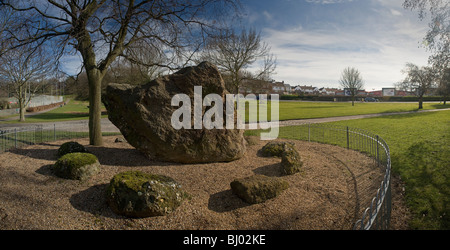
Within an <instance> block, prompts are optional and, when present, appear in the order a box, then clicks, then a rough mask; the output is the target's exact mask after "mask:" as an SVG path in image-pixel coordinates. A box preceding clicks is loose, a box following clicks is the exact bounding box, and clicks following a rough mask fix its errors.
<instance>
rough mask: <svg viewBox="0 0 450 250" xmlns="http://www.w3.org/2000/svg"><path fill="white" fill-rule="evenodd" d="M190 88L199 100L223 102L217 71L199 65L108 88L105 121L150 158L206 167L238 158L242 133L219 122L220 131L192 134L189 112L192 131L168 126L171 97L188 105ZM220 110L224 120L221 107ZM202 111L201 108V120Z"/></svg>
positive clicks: (211, 65)
mask: <svg viewBox="0 0 450 250" xmlns="http://www.w3.org/2000/svg"><path fill="white" fill-rule="evenodd" d="M194 86H202V96H203V97H205V96H206V95H208V94H211V93H214V94H218V95H220V96H221V97H222V100H223V103H224V104H225V103H226V96H225V95H226V94H228V92H227V91H226V89H225V85H224V81H223V79H222V77H221V75H220V73H219V71H218V69H217V67H216V66H214V65H213V64H211V63H208V62H203V63H201V64H199V65H198V66H196V67H187V68H184V69H181V70H180V71H178V72H176V73H174V74H172V75H167V76H163V77H160V78H158V79H156V80H153V81H151V82H149V83H147V84H145V85H141V86H131V85H127V84H109V85H108V87H107V89H106V96H105V99H104V101H105V106H106V108H107V109H108V117H109V119H110V120H111V122H112V123H113V124H114V125H116V126H117V127H118V128H119V129H120V131H121V132H122V134H123V136H124V137H125V138H126V140H127V141H128V142H129V143H130V144H131V145H132V146H134V147H135V148H137V149H138V150H140V151H141V152H143V153H144V154H146V155H147V156H149V157H150V158H153V159H157V160H162V161H170V162H180V163H208V162H226V161H233V160H236V159H239V158H241V157H242V155H243V154H244V152H245V140H244V136H243V130H238V129H225V127H226V126H225V122H226V121H225V119H224V129H210V130H208V129H205V128H204V127H203V129H194V126H193V125H194V122H193V117H194V109H193V107H191V117H190V119H191V121H192V122H191V124H192V129H184V128H182V129H180V130H176V129H174V128H173V127H172V125H171V118H172V114H173V112H174V111H176V110H177V109H179V107H178V106H171V100H172V97H173V96H174V95H176V94H186V95H188V96H189V97H190V99H191V103H192V106H193V104H194ZM180 105H181V104H180ZM223 111H224V112H223V114H224V117H225V114H226V105H223ZM204 112H205V107H203V110H202V117H203V114H204ZM183 119H185V118H184V117H183ZM188 119H189V118H188Z"/></svg>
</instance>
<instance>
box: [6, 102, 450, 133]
mask: <svg viewBox="0 0 450 250" xmlns="http://www.w3.org/2000/svg"><path fill="white" fill-rule="evenodd" d="M447 110H450V108H447V109H430V110H420V111H407V112H394V113H380V114H366V115H352V116H339V117H327V118H313V119H301V120H288V121H280V122H279V126H280V127H284V126H294V125H301V124H307V123H325V122H334V121H344V120H354V119H363V118H371V117H380V116H386V115H400V114H412V113H424V112H438V111H447ZM54 124H56V125H57V126H58V127H67V128H68V130H70V128H74V129H75V128H76V127H82V128H83V130H85V131H87V128H88V120H77V121H63V122H46V123H7V124H1V123H0V130H5V129H13V128H18V127H31V126H36V125H38V126H44V127H53V126H54ZM101 126H102V131H103V132H119V129H118V128H117V127H116V126H115V125H114V124H112V123H111V122H110V121H109V120H108V118H102V120H101ZM77 131H79V130H78V129H77Z"/></svg>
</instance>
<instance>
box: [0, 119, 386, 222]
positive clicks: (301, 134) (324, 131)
mask: <svg viewBox="0 0 450 250" xmlns="http://www.w3.org/2000/svg"><path fill="white" fill-rule="evenodd" d="M117 134H120V133H118V132H117V130H116V131H111V132H104V135H117ZM87 136H88V132H87V121H80V122H71V123H66V124H65V123H57V124H46V125H38V126H29V127H18V128H9V129H3V130H2V129H0V153H1V152H5V151H8V150H10V149H11V148H20V147H23V146H24V145H30V144H39V143H44V142H50V141H56V140H63V139H73V138H83V137H87ZM279 137H280V138H289V139H296V140H304V141H310V142H319V143H325V144H331V145H337V146H340V147H344V148H348V149H351V150H356V151H359V152H361V153H363V154H365V155H367V156H369V157H370V158H371V159H372V162H371V164H372V165H375V166H376V167H378V168H379V170H380V173H382V174H380V177H381V178H380V179H381V183H380V184H379V186H378V190H377V191H376V193H365V194H364V196H366V197H367V198H366V199H364V200H365V201H366V202H365V203H364V202H363V203H361V204H360V207H361V208H365V210H364V209H361V212H360V216H358V217H357V218H358V219H356V220H355V223H354V229H358V230H369V229H388V228H389V222H390V217H391V184H390V180H391V179H390V177H391V158H390V152H389V147H388V145H387V144H386V142H385V141H384V140H383V139H382V138H380V137H379V136H378V135H375V134H373V133H370V132H368V131H365V130H362V129H357V128H349V127H343V126H334V125H330V124H303V125H295V126H286V127H282V128H280V131H279Z"/></svg>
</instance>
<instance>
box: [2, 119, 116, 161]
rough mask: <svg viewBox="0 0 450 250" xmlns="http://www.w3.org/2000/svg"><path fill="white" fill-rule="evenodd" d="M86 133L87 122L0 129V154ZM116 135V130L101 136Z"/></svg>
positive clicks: (109, 130)
mask: <svg viewBox="0 0 450 250" xmlns="http://www.w3.org/2000/svg"><path fill="white" fill-rule="evenodd" d="M88 131H89V130H88V121H87V120H83V121H71V122H62V123H47V124H39V125H31V126H23V127H10V128H0V153H3V152H6V151H9V150H11V149H13V148H21V147H23V146H26V145H33V144H39V143H44V142H52V141H58V140H69V139H75V138H85V137H88V136H89V132H88ZM117 134H120V132H119V131H118V129H117V128H113V129H104V130H103V135H117Z"/></svg>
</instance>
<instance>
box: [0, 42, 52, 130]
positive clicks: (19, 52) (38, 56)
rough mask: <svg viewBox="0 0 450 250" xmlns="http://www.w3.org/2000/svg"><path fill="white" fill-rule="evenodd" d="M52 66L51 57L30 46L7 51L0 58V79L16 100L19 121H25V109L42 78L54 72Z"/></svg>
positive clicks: (39, 85)
mask: <svg viewBox="0 0 450 250" xmlns="http://www.w3.org/2000/svg"><path fill="white" fill-rule="evenodd" d="M54 66H55V61H54V57H53V55H51V54H48V53H47V51H45V49H44V48H43V47H34V46H33V45H32V44H28V45H26V46H23V47H20V48H16V49H14V50H8V51H7V52H6V53H3V55H2V56H1V57H0V79H1V80H2V81H3V82H5V83H6V84H8V88H9V89H12V90H13V96H14V97H16V98H17V100H18V103H19V113H20V121H25V109H26V108H27V106H28V104H29V102H30V100H31V98H32V96H33V95H34V93H35V92H36V91H37V90H38V89H39V87H41V84H42V83H43V82H44V78H45V77H47V76H51V75H52V74H53V73H54V72H56V68H55V67H54Z"/></svg>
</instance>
